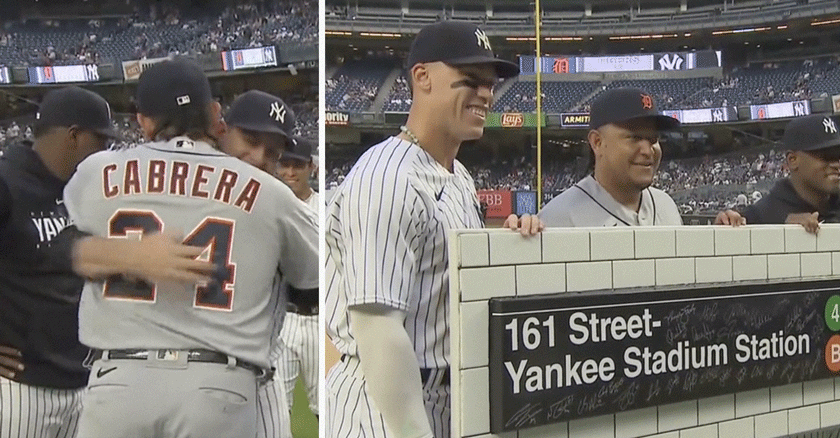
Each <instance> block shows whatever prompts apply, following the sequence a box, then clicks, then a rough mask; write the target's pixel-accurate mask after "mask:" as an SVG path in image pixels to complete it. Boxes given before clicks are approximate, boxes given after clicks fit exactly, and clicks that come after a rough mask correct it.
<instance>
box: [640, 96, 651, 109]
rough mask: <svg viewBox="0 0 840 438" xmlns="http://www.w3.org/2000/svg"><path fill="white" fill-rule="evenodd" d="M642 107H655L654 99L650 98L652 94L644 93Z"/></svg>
mask: <svg viewBox="0 0 840 438" xmlns="http://www.w3.org/2000/svg"><path fill="white" fill-rule="evenodd" d="M642 108H644V109H651V108H653V99H651V98H650V95H647V94H642Z"/></svg>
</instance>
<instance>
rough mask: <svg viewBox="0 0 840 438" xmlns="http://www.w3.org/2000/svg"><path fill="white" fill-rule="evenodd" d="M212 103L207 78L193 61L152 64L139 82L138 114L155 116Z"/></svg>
mask: <svg viewBox="0 0 840 438" xmlns="http://www.w3.org/2000/svg"><path fill="white" fill-rule="evenodd" d="M212 100H213V94H212V93H211V92H210V82H209V81H208V80H207V75H205V74H204V71H203V70H201V68H200V67H199V66H198V64H196V63H195V62H193V61H190V60H187V59H183V58H180V59H175V60H167V61H162V62H159V63H157V64H154V65H152V66H151V67H149V68H148V70H146V71H144V72H143V73H142V74H141V75H140V79H139V82H138V83H137V96H136V103H137V111H138V112H139V113H140V114H143V115H144V116H149V117H156V116H162V115H167V114H177V113H178V112H179V111H181V110H182V109H184V108H190V107H194V106H195V105H206V104H208V103H210V102H212Z"/></svg>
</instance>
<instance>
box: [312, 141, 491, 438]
mask: <svg viewBox="0 0 840 438" xmlns="http://www.w3.org/2000/svg"><path fill="white" fill-rule="evenodd" d="M453 169H454V172H449V171H448V170H446V169H444V168H443V166H441V165H440V164H439V163H438V162H437V161H435V160H434V158H432V157H431V156H430V155H429V154H428V153H427V152H426V151H424V150H423V149H421V148H420V147H418V146H416V145H414V144H413V143H410V142H408V141H404V140H401V139H399V138H396V137H392V138H389V139H387V140H385V141H384V142H382V143H380V144H379V145H376V146H374V147H372V148H371V149H369V150H368V151H367V152H366V153H365V154H364V155H362V157H361V158H360V159H359V161H358V162H357V163H356V165H355V166H353V169H352V170H351V171H350V173H349V174H348V176H347V178H346V179H345V181H344V182H343V183H342V185H341V186H339V188H338V189H337V192H336V194H335V196H334V197H333V199H332V200H331V202H330V205H329V206H328V207H327V216H326V223H325V224H326V244H327V254H326V276H325V283H326V287H327V291H326V318H327V327H328V334H329V335H330V337H331V338H332V339H333V342H334V343H335V344H336V347H337V349H338V351H339V352H341V353H342V354H343V359H342V361H341V362H339V363H338V364H336V366H334V367H333V368H332V369H331V370H330V372H329V375H328V376H327V383H326V391H327V394H326V400H327V414H326V416H327V433H328V436H331V437H342V438H344V437H348V438H354V437H363V436H364V437H386V436H388V434H387V432H386V430H385V425H384V421H383V419H382V415H381V414H380V413H379V412H378V411H377V410H376V408H375V407H374V406H373V405H372V402H371V399H370V397H369V396H368V394H367V390H366V387H365V386H366V385H365V378H366V377H365V376H364V375H363V372H362V369H361V367H360V363H359V361H358V348H357V345H356V342H355V341H354V339H353V334H352V333H351V332H350V326H349V322H348V320H347V309H348V307H349V306H354V305H360V304H371V303H378V304H383V305H386V306H389V307H394V308H397V309H400V310H402V311H404V312H405V313H406V318H405V323H404V327H405V330H406V332H408V336H409V339H410V340H411V342H412V343H413V345H414V351H415V354H416V357H417V362H418V364H419V366H420V368H421V369H429V371H428V373H429V377H428V378H427V379H426V382H425V383H424V385H423V392H424V401H425V407H426V413H427V416H428V418H429V422H430V424H431V426H432V431H433V432H434V434H435V437H436V438H446V437H449V435H450V420H449V418H450V412H449V403H450V388H449V385H442V384H441V379H442V378H443V375H444V370H446V369H448V367H449V324H448V319H449V297H448V291H449V272H448V266H447V264H448V261H449V260H448V253H447V233H448V231H449V230H450V229H454V228H480V227H482V221H481V217H480V213H479V212H480V207H479V204H478V198H477V196H476V192H475V184H474V182H473V180H472V178H471V177H470V175H469V173H468V172H467V170H466V169H465V168H464V167H463V166H462V165H461V163H459V162H458V161H455V162H454V168H453ZM421 374H422V372H421Z"/></svg>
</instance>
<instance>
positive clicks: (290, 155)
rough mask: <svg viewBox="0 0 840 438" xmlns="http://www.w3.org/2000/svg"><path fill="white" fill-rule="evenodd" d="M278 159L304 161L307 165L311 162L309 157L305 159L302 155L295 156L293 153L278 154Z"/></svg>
mask: <svg viewBox="0 0 840 438" xmlns="http://www.w3.org/2000/svg"><path fill="white" fill-rule="evenodd" d="M280 159H281V160H298V161H305V162H307V163H308V162H310V161H312V157H311V156H310V157H305V156H303V155H300V154H296V153H294V152H283V153H282V154H280Z"/></svg>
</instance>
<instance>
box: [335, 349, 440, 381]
mask: <svg viewBox="0 0 840 438" xmlns="http://www.w3.org/2000/svg"><path fill="white" fill-rule="evenodd" d="M347 357H348V356H347V355H346V354H342V355H341V361H342V362H345V363H346V362H347ZM440 369H441V368H420V381H421V382H423V385H426V383H428V382H429V377H430V376H431V375H432V371H436V370H440ZM440 384H441V385H449V367H446V368H443V376H441V378H440Z"/></svg>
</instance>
